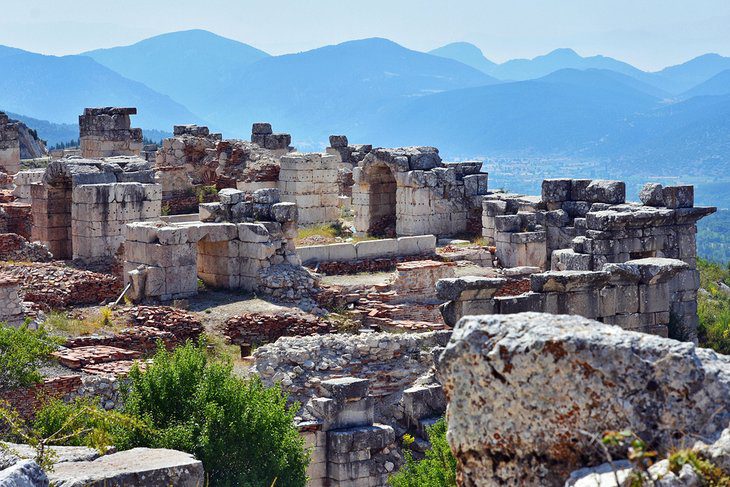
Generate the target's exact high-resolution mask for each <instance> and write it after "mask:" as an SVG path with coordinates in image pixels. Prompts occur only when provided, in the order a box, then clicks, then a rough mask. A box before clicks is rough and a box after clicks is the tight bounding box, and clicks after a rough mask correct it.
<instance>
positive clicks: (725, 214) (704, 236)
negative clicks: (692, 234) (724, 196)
mask: <svg viewBox="0 0 730 487" xmlns="http://www.w3.org/2000/svg"><path fill="white" fill-rule="evenodd" d="M724 191H725V192H726V193H727V189H726V186H725V189H724ZM711 201H714V200H711ZM697 255H699V256H701V257H702V258H703V259H707V260H709V261H712V262H730V210H719V211H718V212H717V213H715V214H714V215H710V216H708V217H707V218H703V219H702V220H700V221H699V223H698V224H697Z"/></svg>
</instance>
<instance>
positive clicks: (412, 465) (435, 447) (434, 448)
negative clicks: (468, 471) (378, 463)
mask: <svg viewBox="0 0 730 487" xmlns="http://www.w3.org/2000/svg"><path fill="white" fill-rule="evenodd" d="M428 438H429V440H430V441H431V448H430V449H429V450H427V451H426V457H425V458H424V459H423V460H420V461H419V460H414V459H413V455H412V454H411V452H410V451H408V450H405V457H406V463H405V465H403V467H401V469H400V471H398V473H396V474H394V475H392V476H391V477H390V479H389V481H388V483H389V484H390V485H391V486H393V487H452V486H454V487H455V486H456V459H455V458H454V455H453V454H452V453H451V448H449V444H448V442H447V441H446V421H445V420H444V419H443V418H442V419H440V420H439V421H437V422H436V423H435V424H434V425H433V426H431V427H430V428H429V429H428Z"/></svg>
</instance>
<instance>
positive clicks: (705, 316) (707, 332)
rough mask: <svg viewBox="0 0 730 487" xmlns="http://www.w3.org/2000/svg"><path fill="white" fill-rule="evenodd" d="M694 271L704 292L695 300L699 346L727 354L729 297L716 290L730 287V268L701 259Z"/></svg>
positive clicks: (729, 349)
mask: <svg viewBox="0 0 730 487" xmlns="http://www.w3.org/2000/svg"><path fill="white" fill-rule="evenodd" d="M697 268H698V269H699V271H700V284H701V287H702V289H704V291H705V292H701V293H700V294H699V296H698V299H697V314H698V315H699V318H700V326H699V330H698V335H699V342H700V346H703V347H707V348H712V349H713V350H715V351H716V352H719V353H724V354H730V296H729V295H727V294H726V293H725V292H723V291H722V290H721V289H720V283H724V284H726V285H727V284H730V269H728V268H727V267H723V266H720V265H719V264H714V263H711V262H707V261H704V260H702V259H698V261H697Z"/></svg>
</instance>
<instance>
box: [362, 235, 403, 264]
mask: <svg viewBox="0 0 730 487" xmlns="http://www.w3.org/2000/svg"><path fill="white" fill-rule="evenodd" d="M355 252H356V253H357V258H358V259H373V258H378V257H387V256H394V255H397V254H398V240H397V239H394V238H389V239H382V240H364V241H362V242H357V243H356V244H355Z"/></svg>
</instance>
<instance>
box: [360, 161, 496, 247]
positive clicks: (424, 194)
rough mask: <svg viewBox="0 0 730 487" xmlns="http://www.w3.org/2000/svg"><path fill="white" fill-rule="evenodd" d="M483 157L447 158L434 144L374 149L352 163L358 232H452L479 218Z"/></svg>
mask: <svg viewBox="0 0 730 487" xmlns="http://www.w3.org/2000/svg"><path fill="white" fill-rule="evenodd" d="M480 170H481V163H474V162H464V163H449V164H445V163H443V162H442V161H441V157H440V156H439V154H438V149H436V148H434V147H407V148H400V149H374V150H373V151H372V152H370V153H369V154H368V155H367V156H366V157H365V158H364V159H363V160H362V161H361V162H360V163H359V164H358V166H357V167H355V168H354V169H353V178H354V181H355V185H354V187H353V196H352V208H353V211H354V213H355V228H356V230H357V233H358V234H359V235H366V234H370V235H376V236H390V237H393V236H396V235H399V236H402V235H423V234H433V235H437V236H451V235H455V234H459V233H464V232H467V231H469V230H473V228H474V226H479V223H480V220H481V205H482V202H481V200H482V198H481V196H480V195H485V194H486V193H487V177H488V176H487V174H485V173H480V172H479V171H480Z"/></svg>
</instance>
